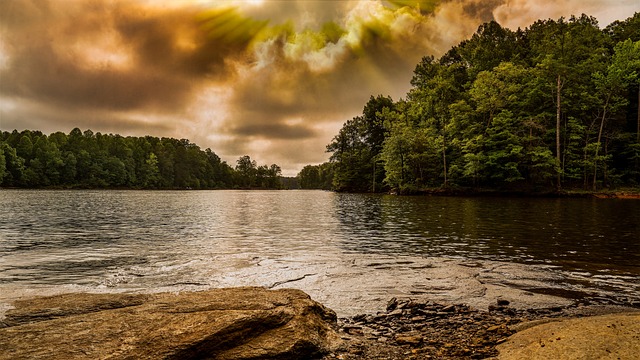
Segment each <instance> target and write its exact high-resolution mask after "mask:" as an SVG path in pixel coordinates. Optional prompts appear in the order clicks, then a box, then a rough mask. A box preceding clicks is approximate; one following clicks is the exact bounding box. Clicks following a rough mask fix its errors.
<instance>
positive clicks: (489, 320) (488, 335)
mask: <svg viewBox="0 0 640 360" xmlns="http://www.w3.org/2000/svg"><path fill="white" fill-rule="evenodd" d="M613 303H616V305H612V304H613ZM614 314H625V315H627V314H638V315H639V316H640V304H631V303H627V304H621V305H620V304H619V302H618V301H617V300H615V299H606V298H600V299H583V300H581V301H577V302H574V303H572V304H570V305H566V306H551V307H547V308H536V309H516V308H513V307H511V306H510V303H509V301H506V300H498V301H497V302H496V304H495V305H492V306H490V307H489V309H488V310H480V309H474V308H471V307H469V306H467V305H464V304H455V305H443V304H438V303H433V302H417V301H413V300H402V301H398V300H397V299H395V298H394V299H392V300H390V301H389V303H388V305H387V309H386V311H383V312H378V313H377V314H376V315H357V316H354V317H349V318H341V319H339V326H340V329H339V334H340V336H341V339H342V340H343V341H344V343H343V345H342V347H340V348H339V349H338V350H337V351H334V352H332V353H329V354H327V355H326V356H325V357H324V359H325V360H332V359H342V360H349V359H354V360H355V359H369V360H374V359H375V360H378V359H380V360H381V359H385V360H396V359H397V360H400V359H403V360H404V359H485V358H494V357H496V356H498V355H500V356H499V359H502V358H503V357H505V358H507V359H518V358H523V357H522V354H521V352H522V351H528V357H525V358H536V357H537V355H536V354H537V352H538V351H541V349H542V350H544V351H549V347H547V349H544V347H545V346H547V345H545V344H544V341H546V342H550V343H553V341H556V342H558V341H559V340H562V338H563V337H564V339H565V341H564V343H565V346H566V343H569V346H570V347H571V348H577V349H580V350H579V351H584V352H586V353H587V354H589V353H591V354H597V353H599V352H602V351H604V352H606V351H607V349H601V348H595V347H594V346H585V344H581V343H580V342H588V341H589V334H590V333H589V332H587V329H588V330H589V331H598V332H600V333H601V332H602V330H601V329H599V328H601V327H603V326H604V327H605V331H606V330H607V329H611V325H610V324H609V323H608V322H607V321H608V320H609V319H610V316H614ZM602 315H607V316H604V317H597V316H602ZM576 318H587V319H590V320H589V322H588V323H587V325H589V326H591V328H589V326H587V325H585V324H581V325H580V328H578V329H576V326H575V325H573V324H571V323H569V324H568V325H567V326H565V328H564V329H562V330H555V333H554V335H553V339H550V340H548V339H546V338H544V339H542V338H541V339H542V340H541V339H538V337H541V336H542V335H539V334H540V333H542V334H544V329H542V330H540V329H537V328H536V329H535V330H536V331H537V332H536V331H534V332H532V334H531V335H528V334H525V333H523V334H524V336H523V335H521V334H520V332H524V331H525V330H528V329H530V328H532V327H536V326H537V325H540V324H551V325H549V326H553V327H556V328H557V325H556V322H557V321H559V320H563V321H565V320H567V319H576ZM616 319H617V318H616ZM617 321H620V320H619V319H617ZM623 321H624V322H625V324H626V323H628V322H631V323H634V322H637V320H636V318H635V317H634V318H633V319H626V318H623ZM625 324H620V325H625ZM542 326H546V325H542ZM607 326H608V328H607ZM614 327H615V325H614ZM622 330H623V329H621V330H620V331H615V333H614V334H613V335H612V336H613V337H612V339H610V344H608V345H610V346H609V348H611V349H619V350H616V351H620V352H624V351H630V350H629V349H631V351H633V349H635V348H638V347H639V346H640V338H638V337H637V336H635V337H633V334H634V332H633V330H632V329H631V328H630V327H629V326H627V329H626V332H625V333H621V331H622ZM581 331H582V334H581V335H582V338H579V339H573V338H575V337H576V336H575V335H572V337H567V336H564V335H563V334H562V333H563V332H567V333H574V332H578V333H580V332H581ZM516 333H518V335H519V336H518V337H517V338H516V337H514V340H512V338H511V336H512V335H514V334H516ZM600 335H602V334H600ZM616 336H617V337H616ZM547 337H548V336H547ZM630 337H631V338H630ZM585 339H586V340H585ZM531 344H533V345H531ZM540 344H542V345H540ZM633 346H635V347H633ZM600 347H602V346H600ZM552 351H553V350H552ZM570 351H571V350H569V351H567V353H566V354H565V356H567V357H568V358H575V356H574V354H573V353H571V352H570ZM614 354H616V353H615V352H614ZM614 354H612V355H614ZM627 354H628V353H627ZM618 355H620V354H618ZM509 356H510V357H509ZM519 356H520V357H519ZM531 356H534V357H531ZM553 358H557V357H553ZM598 358H599V357H598ZM619 358H621V359H624V358H625V357H624V356H621V357H619ZM629 359H631V358H630V357H629Z"/></svg>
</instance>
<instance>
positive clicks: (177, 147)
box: [0, 128, 282, 189]
mask: <svg viewBox="0 0 640 360" xmlns="http://www.w3.org/2000/svg"><path fill="white" fill-rule="evenodd" d="M281 173H282V171H281V169H280V167H279V166H278V165H276V164H272V165H258V164H257V163H256V161H255V160H251V158H250V157H249V156H248V155H245V156H242V157H240V158H239V159H238V160H237V162H236V165H235V167H231V166H230V165H228V164H227V163H226V162H224V161H222V160H221V159H220V157H218V155H216V154H215V153H214V152H213V151H211V149H205V150H202V149H200V147H198V146H197V145H196V144H194V143H191V142H189V140H186V139H180V140H178V139H173V138H157V137H153V136H145V137H131V136H128V137H123V136H120V135H113V134H101V133H99V132H98V133H94V132H93V131H91V130H85V131H81V130H80V129H78V128H75V129H73V130H72V131H71V132H70V133H69V134H65V133H63V132H55V133H52V134H50V135H46V134H43V133H42V132H40V131H31V130H24V131H21V132H18V131H17V130H14V131H13V132H6V131H5V132H0V186H2V187H22V188H43V187H46V188H134V189H234V188H243V189H246V188H262V189H278V188H281V186H282V182H281Z"/></svg>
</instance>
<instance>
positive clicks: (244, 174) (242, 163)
mask: <svg viewBox="0 0 640 360" xmlns="http://www.w3.org/2000/svg"><path fill="white" fill-rule="evenodd" d="M257 171H258V164H257V163H256V162H255V160H251V157H250V156H249V155H244V156H241V157H240V158H239V159H238V160H237V161H236V172H237V174H238V182H237V184H238V185H239V186H241V187H244V188H250V187H253V186H255V185H256V178H257Z"/></svg>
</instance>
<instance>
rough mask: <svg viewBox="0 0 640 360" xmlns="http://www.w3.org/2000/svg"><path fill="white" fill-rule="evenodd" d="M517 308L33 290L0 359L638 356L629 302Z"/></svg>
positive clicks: (246, 291)
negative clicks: (351, 311) (342, 308)
mask: <svg viewBox="0 0 640 360" xmlns="http://www.w3.org/2000/svg"><path fill="white" fill-rule="evenodd" d="M514 301H515V300H514ZM518 305H522V304H516V303H511V302H510V301H508V300H506V299H504V298H498V299H497V300H496V301H494V303H493V304H491V305H489V306H488V308H486V309H484V308H483V309H479V308H473V307H471V306H468V305H464V304H442V303H437V302H434V301H425V300H423V299H421V300H415V299H409V298H400V299H397V298H392V299H391V300H389V301H388V302H387V304H386V309H383V310H382V311H378V312H376V313H367V314H361V315H355V316H348V317H342V318H338V317H337V316H336V314H335V312H333V311H332V310H330V309H329V308H327V307H325V306H323V305H322V304H320V303H318V302H316V301H314V300H312V299H311V298H310V297H309V296H308V295H307V294H305V293H304V292H302V291H300V290H294V289H279V290H268V289H266V288H261V287H243V288H228V289H212V290H207V291H199V292H180V293H155V294H87V293H71V294H61V295H55V296H48V297H29V298H22V299H20V300H17V301H14V302H13V303H12V308H11V309H9V310H8V311H6V313H5V314H4V316H3V317H2V318H0V349H2V351H0V359H1V360H4V359H7V360H8V359H12V360H14V359H33V358H42V359H65V360H67V359H134V358H135V359H234V360H238V359H245V360H250V359H251V360H257V359H267V358H268V359H324V360H333V359H343V360H348V359H386V360H396V359H398V360H399V359H485V358H494V357H496V356H498V359H504V360H511V359H522V358H554V359H562V358H568V359H575V358H606V357H607V355H612V356H613V355H615V357H614V358H617V359H635V358H636V357H635V355H637V354H638V353H640V335H639V334H640V303H638V302H637V300H636V299H631V298H614V297H602V296H596V297H583V298H581V299H580V300H576V301H573V302H571V303H570V304H566V305H558V304H557V303H556V304H554V305H550V306H549V307H539V306H538V307H535V308H525V307H522V306H518ZM603 314H605V315H603ZM598 315H603V316H598ZM558 320H561V321H558ZM580 321H581V322H580ZM514 334H515V335H514ZM594 339H599V340H594ZM584 354H586V355H585V356H586V357H585V356H583V355H584Z"/></svg>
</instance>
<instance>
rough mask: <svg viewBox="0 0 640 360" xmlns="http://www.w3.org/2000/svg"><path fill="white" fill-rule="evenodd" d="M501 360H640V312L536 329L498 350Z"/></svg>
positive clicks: (576, 319)
mask: <svg viewBox="0 0 640 360" xmlns="http://www.w3.org/2000/svg"><path fill="white" fill-rule="evenodd" d="M498 351H499V352H500V355H499V356H498V359H500V360H520V359H556V360H563V359H573V360H577V359H621V360H624V359H629V360H635V359H638V358H640V312H634V313H626V314H611V315H601V316H593V317H587V318H575V319H565V320H560V321H553V322H549V323H545V324H540V325H536V326H533V327H531V328H529V329H526V330H523V331H521V332H518V333H516V334H514V335H513V336H511V337H510V338H509V340H507V342H505V343H503V344H501V345H499V346H498Z"/></svg>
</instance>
